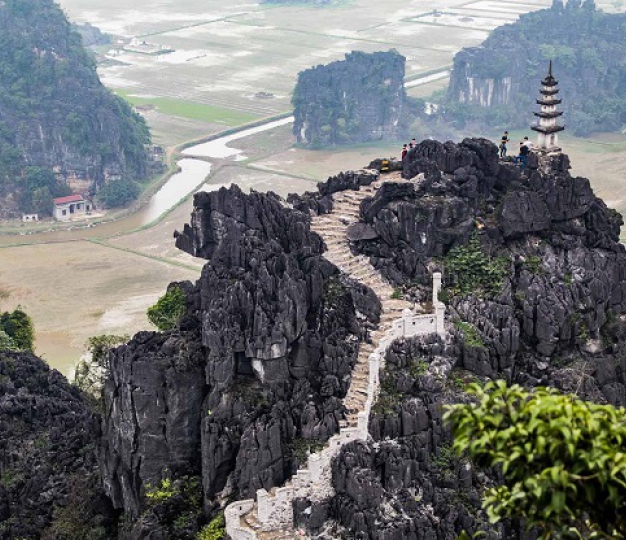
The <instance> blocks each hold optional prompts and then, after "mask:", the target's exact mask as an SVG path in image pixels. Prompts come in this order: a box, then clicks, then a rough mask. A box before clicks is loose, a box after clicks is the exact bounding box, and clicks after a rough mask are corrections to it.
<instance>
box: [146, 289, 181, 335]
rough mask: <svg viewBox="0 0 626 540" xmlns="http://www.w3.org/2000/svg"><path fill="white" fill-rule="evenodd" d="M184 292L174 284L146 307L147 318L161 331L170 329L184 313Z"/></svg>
mask: <svg viewBox="0 0 626 540" xmlns="http://www.w3.org/2000/svg"><path fill="white" fill-rule="evenodd" d="M185 308H186V300H185V293H184V292H183V291H182V289H181V288H180V287H178V286H176V285H174V286H171V287H170V288H169V289H168V291H167V292H166V293H165V294H164V295H163V296H161V298H159V301H158V302H157V303H156V304H155V305H154V306H152V307H151V308H149V309H148V319H149V320H150V322H151V323H152V324H153V325H154V326H156V327H157V328H158V329H159V330H160V331H161V332H165V331H167V330H171V329H172V328H174V327H175V326H176V325H177V324H178V321H179V320H180V318H181V317H182V316H183V313H185Z"/></svg>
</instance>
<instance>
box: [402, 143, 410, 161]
mask: <svg viewBox="0 0 626 540" xmlns="http://www.w3.org/2000/svg"><path fill="white" fill-rule="evenodd" d="M408 152H409V151H408V149H407V147H406V144H405V145H403V146H402V163H404V160H405V158H406V155H407V153H408Z"/></svg>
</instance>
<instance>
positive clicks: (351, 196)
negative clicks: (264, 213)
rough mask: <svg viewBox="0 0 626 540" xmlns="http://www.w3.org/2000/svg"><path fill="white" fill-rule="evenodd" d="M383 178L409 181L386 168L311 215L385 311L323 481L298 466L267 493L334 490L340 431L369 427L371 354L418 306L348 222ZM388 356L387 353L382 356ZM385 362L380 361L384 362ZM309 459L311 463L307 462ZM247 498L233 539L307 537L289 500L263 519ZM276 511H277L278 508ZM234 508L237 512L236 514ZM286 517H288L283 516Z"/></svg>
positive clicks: (359, 366)
mask: <svg viewBox="0 0 626 540" xmlns="http://www.w3.org/2000/svg"><path fill="white" fill-rule="evenodd" d="M385 182H405V180H403V179H402V177H401V176H400V173H392V174H386V175H385V176H384V177H382V178H381V179H379V180H377V181H375V182H373V183H372V184H371V185H370V186H362V187H361V188H360V189H359V190H346V191H341V192H337V193H335V194H334V196H333V209H332V212H331V213H329V214H322V215H318V216H314V217H313V218H312V220H311V230H312V231H314V232H316V233H317V234H319V235H320V236H321V237H322V238H323V240H324V242H325V244H326V247H327V251H325V252H324V257H325V258H326V259H328V260H329V261H330V262H332V263H333V264H334V265H335V266H337V267H338V268H339V269H340V270H341V271H342V272H344V273H345V274H346V275H348V276H349V277H351V278H352V279H354V280H356V281H358V282H359V283H361V284H363V285H366V286H367V287H369V288H370V289H372V290H373V291H374V292H375V293H376V295H377V297H378V299H379V300H380V303H381V308H382V309H381V316H380V322H379V325H378V328H376V329H375V330H373V331H371V332H370V341H371V342H370V343H367V342H362V343H361V344H360V346H359V353H358V358H357V362H356V364H355V365H354V368H353V370H352V375H351V380H350V386H349V388H348V392H347V394H346V397H345V398H344V400H343V403H344V405H345V407H346V410H347V416H346V420H344V421H343V422H341V424H340V434H338V435H335V436H333V437H332V438H331V439H330V440H329V441H328V444H327V446H326V447H325V448H324V450H322V451H321V452H320V454H321V455H322V456H323V458H322V459H321V461H322V463H325V465H323V466H322V469H321V473H320V477H321V479H322V482H321V484H323V487H321V486H320V481H319V480H317V481H313V480H312V479H311V474H309V471H307V470H304V471H299V472H298V474H296V475H295V476H294V477H293V478H292V479H291V480H290V481H289V482H287V483H286V484H285V486H284V487H283V488H272V489H271V490H270V492H269V493H267V495H266V496H267V497H269V498H275V499H278V498H279V495H278V494H279V493H281V492H282V493H286V491H287V492H288V494H287V495H285V496H286V497H287V499H291V500H292V499H293V498H294V497H295V495H293V494H294V493H298V495H297V496H302V494H303V493H306V494H308V496H309V497H310V498H311V499H313V500H321V499H323V498H324V497H328V496H331V495H332V494H333V488H332V474H331V470H330V459H331V457H332V456H334V455H336V454H337V453H338V451H339V449H340V448H341V446H343V444H345V443H346V442H347V441H344V440H342V439H341V431H344V430H350V429H352V430H356V429H357V428H358V429H362V428H363V421H365V430H366V429H367V427H366V425H367V424H366V423H367V417H365V418H363V415H364V414H366V415H367V416H369V409H368V407H367V404H366V402H367V399H368V393H370V392H371V389H370V388H369V387H370V385H371V381H372V374H370V356H371V355H372V353H374V352H375V351H376V350H377V349H378V348H379V344H380V342H381V340H383V339H384V338H385V337H386V335H387V333H388V332H389V331H390V330H391V328H392V323H393V321H394V320H397V319H399V318H401V317H402V314H403V311H405V310H407V309H408V310H410V311H413V309H414V308H415V306H413V305H412V304H410V303H409V302H407V301H404V300H397V299H394V298H392V296H393V292H394V289H393V287H392V286H391V285H390V284H389V283H387V282H386V281H385V279H384V278H383V277H382V275H381V274H380V273H379V272H378V271H377V270H376V269H375V268H374V267H373V266H372V265H371V264H370V262H369V259H368V258H367V257H365V256H363V255H357V256H355V255H353V254H352V252H351V250H350V245H349V241H348V237H347V232H348V228H349V227H350V225H352V224H354V223H356V222H358V221H359V217H360V205H361V202H362V201H363V200H364V199H366V198H367V197H373V196H374V195H375V194H376V191H377V190H378V189H379V188H380V186H381V185H382V184H383V183H385ZM382 360H383V361H384V359H382ZM383 366H384V363H382V362H381V368H382V367H383ZM359 414H361V423H359ZM310 467H311V465H310V464H309V468H310ZM258 497H259V495H258V493H257V500H255V501H254V502H253V501H244V504H245V503H246V502H247V504H248V506H247V510H246V511H240V513H239V519H238V521H239V523H238V526H237V527H236V528H237V531H236V532H235V534H234V536H233V535H232V534H231V536H233V540H254V539H257V540H296V539H302V538H306V536H304V533H303V532H296V531H295V530H294V528H293V523H292V520H293V518H292V516H291V517H290V516H289V514H290V513H291V507H290V504H291V501H289V504H288V506H289V508H287V509H286V510H285V508H284V506H285V505H284V504H283V505H282V507H281V512H280V513H281V515H282V518H279V517H274V518H273V519H270V521H271V523H270V524H268V523H267V522H264V523H261V521H260V519H259V517H260V516H259V501H258ZM277 514H278V512H277ZM236 516H237V514H236V512H233V517H236ZM285 521H286V522H285Z"/></svg>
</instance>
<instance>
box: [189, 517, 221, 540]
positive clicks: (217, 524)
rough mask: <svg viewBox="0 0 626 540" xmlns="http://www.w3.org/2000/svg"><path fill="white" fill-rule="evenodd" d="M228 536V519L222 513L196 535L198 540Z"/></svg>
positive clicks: (217, 539)
mask: <svg viewBox="0 0 626 540" xmlns="http://www.w3.org/2000/svg"><path fill="white" fill-rule="evenodd" d="M225 536H226V520H225V519H224V514H223V513H220V514H218V515H217V517H216V518H215V519H213V520H212V521H211V523H209V524H208V525H207V526H206V527H203V528H202V530H201V531H200V532H199V533H198V535H197V536H196V540H222V538H224V537H225Z"/></svg>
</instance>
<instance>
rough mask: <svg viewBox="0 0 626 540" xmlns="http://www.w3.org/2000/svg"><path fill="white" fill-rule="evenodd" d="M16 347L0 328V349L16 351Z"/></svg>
mask: <svg viewBox="0 0 626 540" xmlns="http://www.w3.org/2000/svg"><path fill="white" fill-rule="evenodd" d="M17 350H18V348H17V347H16V345H15V342H14V341H13V340H12V339H11V337H10V336H9V335H8V334H7V333H6V332H5V331H4V330H0V351H17Z"/></svg>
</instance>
